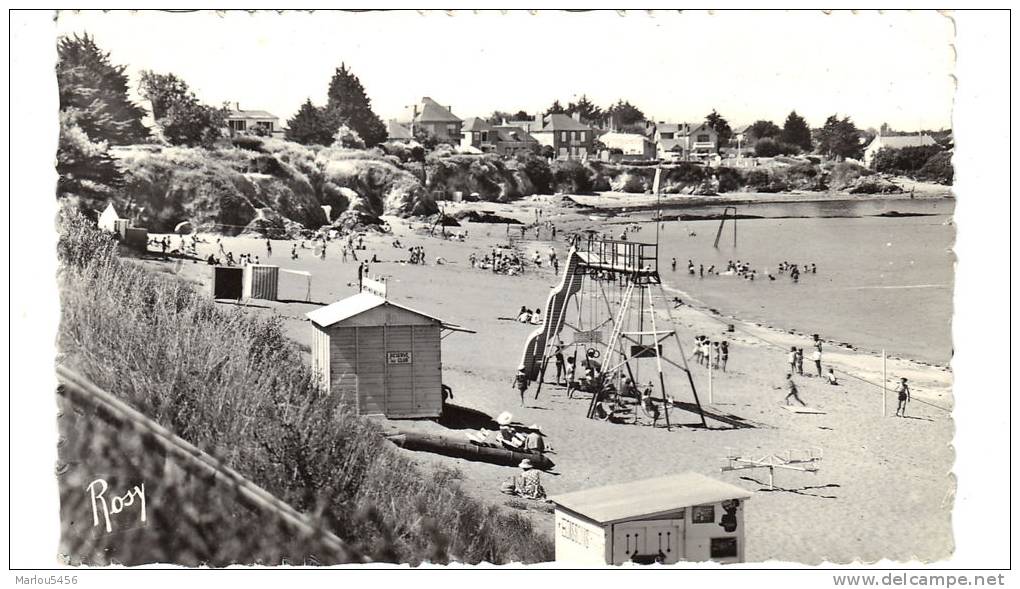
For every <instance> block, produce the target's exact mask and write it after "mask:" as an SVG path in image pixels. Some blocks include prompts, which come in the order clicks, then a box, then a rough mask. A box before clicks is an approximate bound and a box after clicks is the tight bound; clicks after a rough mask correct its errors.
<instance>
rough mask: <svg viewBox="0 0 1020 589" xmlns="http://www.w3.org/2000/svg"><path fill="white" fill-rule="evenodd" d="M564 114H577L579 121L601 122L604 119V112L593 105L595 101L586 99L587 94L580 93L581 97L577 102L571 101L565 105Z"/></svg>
mask: <svg viewBox="0 0 1020 589" xmlns="http://www.w3.org/2000/svg"><path fill="white" fill-rule="evenodd" d="M566 114H568V115H571V116H573V115H574V114H578V115H580V117H581V121H583V122H585V123H601V122H602V121H603V120H605V116H606V115H605V113H603V112H602V109H601V108H599V107H597V106H595V103H594V102H592V101H590V100H588V96H586V95H584V94H582V95H581V98H580V99H578V101H577V102H571V103H570V104H568V105H567V108H566Z"/></svg>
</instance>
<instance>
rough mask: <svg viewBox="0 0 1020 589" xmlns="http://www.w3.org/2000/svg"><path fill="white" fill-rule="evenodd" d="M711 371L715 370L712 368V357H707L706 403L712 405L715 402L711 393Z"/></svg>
mask: <svg viewBox="0 0 1020 589" xmlns="http://www.w3.org/2000/svg"><path fill="white" fill-rule="evenodd" d="M709 354H711V350H710V351H709ZM713 372H715V370H713V369H712V358H711V357H709V359H708V404H709V405H712V404H713V403H715V395H714V394H713V390H712V388H713V387H712V373H713Z"/></svg>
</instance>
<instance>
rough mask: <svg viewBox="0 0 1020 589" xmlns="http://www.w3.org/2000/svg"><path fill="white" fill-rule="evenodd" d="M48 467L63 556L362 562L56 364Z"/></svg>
mask: <svg viewBox="0 0 1020 589" xmlns="http://www.w3.org/2000/svg"><path fill="white" fill-rule="evenodd" d="M57 373H58V377H59V380H60V383H61V384H60V387H59V389H58V402H59V408H60V410H59V413H58V431H59V434H60V440H59V442H58V457H59V460H58V466H57V471H56V474H57V480H58V487H59V494H60V520H61V536H60V547H59V558H60V559H61V560H62V561H63V562H64V563H66V564H70V565H74V566H78V565H85V566H102V565H110V564H123V565H128V566H132V565H141V564H151V563H172V564H177V565H185V566H227V565H231V564H266V565H280V564H294V565H333V564H345V563H363V562H368V559H367V558H366V557H364V556H363V555H361V554H359V553H357V552H356V551H354V550H352V549H351V548H350V547H348V546H347V545H345V543H344V542H343V541H342V540H340V539H339V538H337V537H336V536H335V535H334V534H333V533H331V532H330V531H328V530H326V529H325V528H324V527H323V526H322V525H321V523H320V522H319V521H318V519H317V518H313V517H311V516H309V515H307V514H303V513H301V512H298V511H297V510H295V509H294V508H293V507H291V506H290V505H288V504H286V503H284V502H283V501H281V500H280V499H278V498H276V497H275V496H273V495H271V494H270V493H268V492H267V491H265V490H264V489H262V488H260V487H259V486H257V485H255V484H254V483H252V482H251V481H249V480H248V479H246V478H244V477H243V476H241V475H240V474H238V473H237V472H236V471H234V470H233V469H231V468H229V467H227V466H226V465H224V464H223V463H222V462H220V461H219V460H218V459H216V458H215V457H213V456H211V455H209V454H207V453H205V452H203V451H201V450H199V449H198V448H196V447H195V446H193V445H191V444H190V443H188V442H187V441H185V440H183V439H181V438H179V437H178V436H176V435H174V434H173V433H172V432H170V431H169V430H167V429H166V428H164V427H162V426H161V425H159V424H158V423H156V422H154V421H152V420H151V419H149V418H148V417H146V416H145V415H143V414H141V413H139V412H138V411H136V410H134V409H133V408H131V407H130V406H128V405H127V404H126V403H124V402H123V401H121V400H119V399H117V398H115V397H114V396H112V395H110V394H109V393H107V392H106V391H103V390H101V389H99V388H98V387H96V386H95V385H93V384H92V383H90V382H88V381H86V380H85V379H84V378H82V377H81V376H79V375H78V374H76V373H75V372H73V371H71V370H68V369H66V368H64V367H58V369H57Z"/></svg>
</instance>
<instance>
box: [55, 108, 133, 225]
mask: <svg viewBox="0 0 1020 589" xmlns="http://www.w3.org/2000/svg"><path fill="white" fill-rule="evenodd" d="M80 116H81V113H79V112H77V111H76V110H73V109H72V110H67V111H64V112H61V113H60V138H59V140H58V143H57V174H58V175H59V177H58V178H57V198H61V199H69V200H77V202H78V204H79V205H80V206H82V207H84V208H87V209H88V208H91V209H97V208H100V206H101V205H102V203H103V202H104V201H106V200H107V199H109V198H110V197H111V196H112V195H113V190H114V188H116V187H118V186H121V185H123V183H124V178H123V173H122V172H121V169H120V167H119V166H118V165H117V162H116V161H115V160H114V159H113V158H112V157H110V155H109V152H108V150H107V145H106V143H105V142H102V141H92V140H91V139H90V138H89V136H88V135H87V134H86V133H85V131H84V130H83V129H82V128H81V127H80V126H79V125H78V121H79V117H80Z"/></svg>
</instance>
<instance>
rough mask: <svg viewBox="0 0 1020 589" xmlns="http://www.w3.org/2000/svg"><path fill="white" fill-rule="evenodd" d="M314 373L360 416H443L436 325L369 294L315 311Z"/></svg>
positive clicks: (310, 315) (429, 318)
mask: <svg viewBox="0 0 1020 589" xmlns="http://www.w3.org/2000/svg"><path fill="white" fill-rule="evenodd" d="M307 317H308V319H309V320H311V322H312V369H313V370H314V371H315V373H316V374H317V375H318V377H319V378H320V379H321V382H322V384H323V386H324V387H325V389H326V390H327V391H329V392H330V394H334V395H340V396H341V397H342V399H343V402H345V403H347V404H349V405H350V406H351V407H353V408H355V409H356V410H357V412H358V413H359V414H361V415H385V416H386V417H397V418H410V417H438V416H439V415H440V413H442V410H443V395H442V387H443V366H442V358H441V353H440V352H441V350H440V340H441V333H442V330H443V329H444V328H447V329H450V328H453V329H457V328H456V327H455V326H446V325H444V324H443V322H442V321H440V320H439V319H437V318H435V317H432V316H430V315H426V314H425V313H421V312H419V311H415V310H414V309H409V308H407V307H404V306H402V305H398V304H396V303H393V302H391V301H388V300H386V299H384V298H382V297H380V296H377V295H374V294H372V293H369V292H361V293H358V294H356V295H354V296H350V297H347V298H346V299H344V300H342V301H339V302H337V303H333V304H332V305H329V306H327V307H322V308H321V309H316V310H315V311H312V312H311V313H308V315H307Z"/></svg>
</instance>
